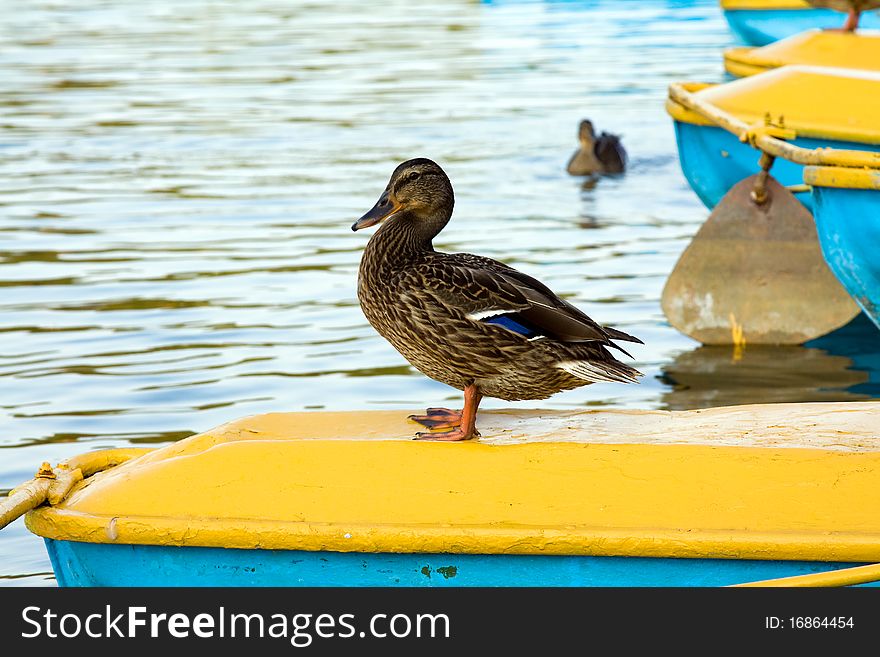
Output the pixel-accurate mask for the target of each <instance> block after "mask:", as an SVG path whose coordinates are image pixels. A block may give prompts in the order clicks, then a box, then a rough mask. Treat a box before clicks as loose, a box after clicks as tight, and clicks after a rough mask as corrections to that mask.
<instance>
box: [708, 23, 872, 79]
mask: <svg viewBox="0 0 880 657" xmlns="http://www.w3.org/2000/svg"><path fill="white" fill-rule="evenodd" d="M797 64H800V65H808V66H830V67H837V68H849V69H860V70H867V71H880V32H878V31H871V30H860V31H859V32H858V33H853V32H840V31H831V30H817V29H814V30H807V31H805V32H801V33H800V34H795V35H794V36H790V37H788V38H786V39H781V40H779V41H775V42H774V43H771V44H768V45H766V46H763V47H761V48H749V47H737V48H730V49H728V50H726V51H725V52H724V68H725V69H726V70H727V71H728V72H729V73H731V74H732V75H736V76H738V77H745V76H749V75H755V74H756V73H762V72H764V71H768V70H770V69H774V68H779V67H780V66H788V65H797Z"/></svg>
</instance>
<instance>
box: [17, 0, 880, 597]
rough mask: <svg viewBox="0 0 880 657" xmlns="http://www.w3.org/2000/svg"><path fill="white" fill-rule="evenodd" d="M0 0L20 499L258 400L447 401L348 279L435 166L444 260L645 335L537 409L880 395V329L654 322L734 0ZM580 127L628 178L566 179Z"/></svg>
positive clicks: (39, 555)
mask: <svg viewBox="0 0 880 657" xmlns="http://www.w3.org/2000/svg"><path fill="white" fill-rule="evenodd" d="M2 6H3V8H4V10H5V11H4V20H3V21H2V23H0V45H2V48H0V125H2V132H0V336H2V338H0V491H2V492H5V491H6V490H8V489H9V488H11V487H12V486H14V485H15V484H17V483H20V482H21V481H24V480H26V479H28V478H30V477H31V476H32V474H33V472H34V471H35V469H36V467H37V466H38V465H39V463H40V462H41V461H43V460H48V461H51V462H53V463H54V462H57V461H60V460H63V459H64V458H68V457H70V456H73V455H75V454H78V453H82V452H84V451H88V450H92V449H100V448H108V447H121V446H126V445H132V444H137V445H147V446H149V445H158V444H161V443H164V442H168V441H173V440H177V439H179V438H182V437H185V436H187V435H189V434H191V433H194V432H199V431H202V430H206V429H209V428H211V427H213V426H215V425H218V424H221V423H223V422H226V421H228V420H232V419H234V418H238V417H241V416H243V415H251V414H255V413H264V412H268V411H295V410H305V409H380V408H392V409H401V410H403V409H413V408H420V407H423V406H425V405H427V404H439V403H445V404H449V405H455V404H456V403H457V399H458V393H457V391H454V390H451V389H449V388H446V387H444V386H443V385H441V384H439V383H436V382H433V381H431V380H428V379H426V378H425V377H424V376H422V375H421V374H419V373H418V372H415V371H414V370H413V369H411V368H410V367H409V366H408V365H407V363H406V362H405V361H404V360H403V358H402V357H401V356H400V355H398V354H397V352H395V351H394V350H393V349H392V348H391V347H390V346H389V345H388V344H387V343H385V342H384V341H383V340H382V339H381V338H379V337H378V336H377V335H376V334H375V333H374V331H373V330H372V329H371V328H370V327H369V325H368V324H367V322H366V321H365V319H364V318H363V316H362V314H361V312H360V309H359V307H358V305H357V300H356V294H355V280H356V272H357V265H358V262H359V258H360V253H361V250H362V248H363V246H364V244H365V241H366V239H367V238H368V234H365V233H357V234H354V233H352V232H351V230H349V226H350V224H351V222H352V221H353V219H355V218H357V217H358V216H360V215H361V214H362V213H363V212H364V211H366V210H367V209H369V208H370V207H371V206H372V205H373V203H374V202H375V200H376V199H377V198H378V195H379V193H380V192H381V190H382V189H383V187H384V186H385V184H386V181H387V178H388V176H389V174H390V172H391V171H392V170H393V168H394V167H395V165H396V164H397V163H399V162H400V161H402V160H404V159H408V158H411V157H419V156H421V157H430V158H432V159H434V160H436V161H438V162H439V163H441V165H442V166H443V167H444V168H445V169H446V171H447V172H448V173H449V175H450V177H451V179H452V182H453V185H454V187H455V191H456V195H457V202H456V212H455V216H454V218H453V221H452V223H451V224H450V225H449V227H448V228H447V229H446V230H445V231H444V232H443V234H442V235H441V237H440V239H439V240H438V247H439V248H441V249H444V250H467V251H472V252H477V253H482V254H485V255H489V256H492V257H496V258H499V259H502V260H504V261H506V262H508V263H510V264H512V265H514V266H516V267H518V268H520V269H522V270H524V271H526V272H528V273H530V274H532V275H535V276H537V277H538V278H540V279H542V280H544V281H545V282H547V283H548V284H549V285H550V286H551V287H552V288H553V289H555V290H556V291H557V292H559V293H560V294H562V295H564V296H566V297H567V298H568V299H570V300H571V301H573V302H574V303H576V304H577V305H578V306H580V307H581V308H583V309H584V310H585V311H587V312H588V313H589V314H590V315H591V316H593V317H594V318H596V319H597V320H598V321H600V322H602V323H605V324H611V325H614V326H617V327H619V328H621V329H623V330H625V331H628V332H630V333H633V334H635V335H638V336H640V337H641V338H642V339H643V340H644V341H645V343H646V344H645V346H643V347H642V346H639V345H636V347H637V348H634V349H633V353H634V356H635V357H636V365H637V366H638V367H639V368H640V369H641V370H642V371H643V372H645V373H646V376H645V378H644V380H643V382H642V383H641V384H640V385H637V386H623V385H618V384H601V385H593V386H589V387H586V388H582V389H580V390H576V391H572V392H568V393H564V394H560V395H557V396H556V397H553V398H552V399H550V400H547V401H545V402H540V405H541V406H542V407H547V408H572V407H585V406H589V407H600V406H609V407H632V408H635V407H641V408H665V409H683V408H696V407H705V406H712V405H720V404H737V403H746V402H758V401H806V400H811V401H814V400H816V401H818V400H856V399H865V398H871V397H880V347H878V340H877V332H876V330H875V329H874V328H873V327H872V326H871V325H870V324H869V323H868V322H867V321H866V320H865V319H864V318H859V319H858V320H856V321H855V322H854V323H853V324H851V325H850V326H848V327H846V328H845V329H844V330H842V331H839V332H838V333H836V334H833V335H831V336H826V337H825V338H822V339H820V340H817V341H815V342H813V343H810V344H809V345H807V346H806V347H788V348H780V349H768V348H765V349H756V348H748V349H747V350H746V352H745V354H744V356H743V358H741V359H739V360H737V359H735V358H734V357H733V354H732V351H731V350H730V349H728V348H708V347H701V346H699V345H698V344H697V343H695V342H694V341H692V340H690V339H689V338H687V337H684V336H682V335H680V334H678V333H677V332H676V331H675V330H673V329H672V328H671V327H670V326H669V325H668V324H667V322H666V321H665V318H664V317H663V313H662V312H661V310H660V304H659V298H660V292H661V290H662V287H663V283H664V281H665V278H666V276H667V274H668V273H669V272H670V270H671V269H672V267H673V265H674V263H675V261H676V259H677V257H678V255H679V254H680V253H681V251H682V250H683V249H684V248H685V246H686V245H687V243H688V240H689V238H690V236H691V235H692V234H693V233H694V232H695V231H696V229H697V228H698V226H699V225H700V222H701V221H703V220H704V219H705V217H706V216H707V211H706V210H705V209H704V208H703V206H702V205H701V204H700V203H699V201H698V200H697V198H696V197H695V196H694V194H693V193H692V192H691V191H690V189H689V188H688V187H687V185H686V183H685V181H684V178H683V176H682V175H681V172H680V170H679V166H678V161H677V157H676V150H675V141H674V136H673V133H672V128H671V123H670V120H669V118H668V117H667V115H666V113H665V111H664V109H663V102H664V99H665V94H666V88H667V85H668V84H669V83H670V82H672V81H674V80H684V79H691V80H705V81H719V80H722V79H723V71H722V65H721V51H722V49H723V48H724V47H726V46H729V45H731V44H732V38H731V36H730V35H729V33H728V31H727V28H726V25H725V23H724V21H723V18H722V16H721V13H720V11H719V9H718V7H717V3H716V2H715V1H714V0H701V1H684V0H682V1H674V0H666V1H664V0H624V1H621V0H605V1H601V0H597V1H592V2H587V1H584V2H482V3H481V2H475V1H465V0H444V1H443V2H417V1H412V2H383V3H364V2H355V1H350V0H337V1H335V2H299V3H292V2H283V1H281V0H253V1H250V2H231V1H223V2H221V1H210V0H205V1H200V2H196V1H182V0H177V1H174V2H172V1H170V0H156V1H151V2H132V1H122V0H115V1H114V2H98V1H86V0H83V1H79V2H63V1H51V2H49V1H36V0H35V1H34V2H28V3H18V2H11V1H10V0H7V1H6V2H3V3H2ZM584 117H589V118H591V119H593V121H594V122H595V124H596V125H597V127H598V128H600V129H604V130H608V131H612V132H617V133H620V134H622V135H623V141H624V144H625V145H626V147H627V150H628V151H629V154H630V159H631V167H630V170H629V171H628V173H627V174H626V175H624V176H620V177H615V178H605V179H602V180H600V181H598V183H595V184H592V183H585V182H584V180H582V179H578V178H572V177H570V176H568V175H567V174H566V173H565V164H566V161H567V160H568V158H569V156H570V155H571V153H572V152H573V150H574V148H575V146H576V138H575V135H576V131H577V124H578V122H579V120H580V119H581V118H584ZM501 405H504V406H506V405H507V404H506V403H504V402H500V401H497V400H491V399H487V400H486V401H485V402H484V407H487V408H489V407H493V406H501ZM519 405H520V406H522V407H532V406H535V405H536V403H535V402H531V403H529V402H523V403H521V404H519ZM53 583H54V580H53V578H52V575H51V568H50V566H49V563H48V560H47V558H46V554H45V550H44V548H43V546H42V543H41V542H40V540H39V539H37V538H35V537H33V536H31V535H30V534H29V533H28V532H27V531H26V529H25V528H24V526H23V524H22V522H21V521H17V522H16V523H14V524H13V525H12V526H10V527H8V528H7V529H5V530H3V532H2V534H0V585H16V584H17V585H42V584H53Z"/></svg>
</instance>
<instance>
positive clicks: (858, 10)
mask: <svg viewBox="0 0 880 657" xmlns="http://www.w3.org/2000/svg"><path fill="white" fill-rule="evenodd" d="M807 2H809V3H810V4H811V5H813V6H814V7H825V8H827V9H834V10H835V11H840V12H843V13H845V14H846V22H845V23H844V24H843V27H842V28H840V31H841V32H853V31H854V30H855V29H856V28H857V27H858V26H859V18H861V15H862V12H863V11H870V10H871V9H877V8H878V7H880V0H807Z"/></svg>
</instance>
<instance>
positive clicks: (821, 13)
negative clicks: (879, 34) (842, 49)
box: [721, 0, 880, 46]
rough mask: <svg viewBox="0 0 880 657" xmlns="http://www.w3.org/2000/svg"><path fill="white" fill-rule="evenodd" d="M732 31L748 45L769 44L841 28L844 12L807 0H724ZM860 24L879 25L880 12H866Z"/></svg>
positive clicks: (864, 25)
mask: <svg viewBox="0 0 880 657" xmlns="http://www.w3.org/2000/svg"><path fill="white" fill-rule="evenodd" d="M721 8H722V9H723V10H724V17H725V18H726V19H727V23H728V25H730V30H731V31H732V32H733V34H734V35H735V36H736V38H737V40H738V41H739V42H741V43H742V44H744V45H747V46H766V45H767V44H768V43H773V42H774V41H778V40H779V39H784V38H786V37H789V36H792V35H793V34H798V33H799V32H803V31H804V30H809V29H811V28H822V29H827V28H835V29H836V28H840V27H841V26H842V25H843V23H844V20H845V16H844V14H842V13H840V12H837V11H834V10H831V9H825V8H817V7H812V6H810V4H808V3H807V2H805V1H804V0H721ZM859 25H860V27H863V28H869V29H877V28H880V13H878V12H876V11H869V12H865V13H863V14H862V16H861V20H860V21H859Z"/></svg>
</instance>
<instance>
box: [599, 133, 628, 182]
mask: <svg viewBox="0 0 880 657" xmlns="http://www.w3.org/2000/svg"><path fill="white" fill-rule="evenodd" d="M593 154H594V155H595V156H596V159H597V160H599V161H600V162H601V163H602V165H603V166H604V167H605V171H607V172H608V173H622V172H623V170H624V168H626V151H625V150H624V149H623V144H621V143H620V137H618V136H617V135H612V134H609V133H607V132H603V133H602V134H601V135H599V137H598V138H597V139H596V143H595V144H594V145H593Z"/></svg>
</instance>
